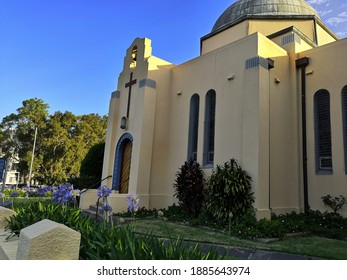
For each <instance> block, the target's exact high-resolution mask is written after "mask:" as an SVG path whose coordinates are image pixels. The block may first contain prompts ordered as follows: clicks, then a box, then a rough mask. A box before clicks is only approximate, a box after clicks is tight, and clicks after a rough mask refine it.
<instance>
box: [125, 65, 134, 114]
mask: <svg viewBox="0 0 347 280" xmlns="http://www.w3.org/2000/svg"><path fill="white" fill-rule="evenodd" d="M135 84H136V79H135V80H133V72H131V73H130V81H129V82H127V83H126V84H125V87H126V88H129V96H128V108H127V119H128V118H129V110H130V100H131V87H132V86H133V85H135Z"/></svg>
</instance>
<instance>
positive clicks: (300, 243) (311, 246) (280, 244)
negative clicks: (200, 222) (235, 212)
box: [134, 219, 347, 260]
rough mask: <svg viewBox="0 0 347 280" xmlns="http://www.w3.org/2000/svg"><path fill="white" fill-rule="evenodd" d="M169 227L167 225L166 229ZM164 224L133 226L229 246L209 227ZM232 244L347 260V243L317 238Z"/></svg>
mask: <svg viewBox="0 0 347 280" xmlns="http://www.w3.org/2000/svg"><path fill="white" fill-rule="evenodd" d="M165 223H166V225H165ZM165 223H164V222H163V221H162V220H159V219H139V220H136V221H135V223H134V225H135V229H136V232H138V233H153V234H156V235H157V236H159V237H164V238H168V237H169V234H170V235H171V237H172V238H178V237H180V238H182V239H184V240H189V241H197V242H204V243H211V244H223V245H227V244H228V234H227V232H223V231H219V230H214V229H210V228H207V227H192V226H188V225H184V224H182V223H172V222H165ZM229 242H230V244H231V246H234V247H244V248H253V249H262V250H272V251H279V252H285V253H292V254H300V255H307V256H312V257H316V258H323V259H335V260H347V241H346V240H336V239H328V238H322V237H317V236H310V235H309V236H306V237H291V238H284V239H282V240H278V241H275V242H270V243H263V242H259V241H252V240H247V239H240V238H235V237H231V238H230V241H229Z"/></svg>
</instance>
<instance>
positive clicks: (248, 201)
mask: <svg viewBox="0 0 347 280" xmlns="http://www.w3.org/2000/svg"><path fill="white" fill-rule="evenodd" d="M251 180H252V179H251V177H250V176H249V175H248V173H247V171H245V170H243V169H242V168H241V167H240V165H239V164H238V162H237V160H236V159H231V160H230V161H228V162H226V163H225V164H224V165H223V166H219V165H217V167H216V169H214V170H213V172H212V175H211V176H210V177H209V179H208V180H207V189H206V207H207V209H208V211H210V212H211V214H212V215H213V217H214V218H215V219H216V220H217V221H223V222H227V221H228V219H229V215H230V214H231V215H232V216H233V217H240V216H242V215H244V214H246V213H247V212H248V211H249V210H252V209H253V206H252V203H253V202H254V198H253V193H251Z"/></svg>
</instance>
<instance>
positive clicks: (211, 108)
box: [203, 89, 216, 166]
mask: <svg viewBox="0 0 347 280" xmlns="http://www.w3.org/2000/svg"><path fill="white" fill-rule="evenodd" d="M215 114H216V92H215V91H214V90H213V89H211V90H209V91H208V92H207V94H206V100H205V127H204V155H203V164H204V165H205V166H206V165H213V161H214V130H215Z"/></svg>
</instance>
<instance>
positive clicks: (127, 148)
mask: <svg viewBox="0 0 347 280" xmlns="http://www.w3.org/2000/svg"><path fill="white" fill-rule="evenodd" d="M132 148H133V143H131V142H130V141H129V140H128V141H126V143H124V148H123V154H122V167H121V176H120V186H119V193H128V190H129V179H130V165H131V151H132Z"/></svg>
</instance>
